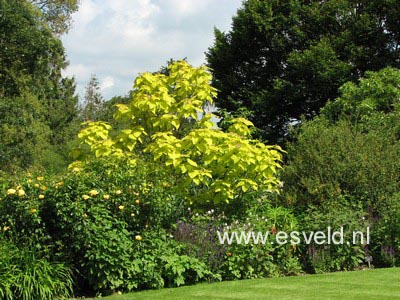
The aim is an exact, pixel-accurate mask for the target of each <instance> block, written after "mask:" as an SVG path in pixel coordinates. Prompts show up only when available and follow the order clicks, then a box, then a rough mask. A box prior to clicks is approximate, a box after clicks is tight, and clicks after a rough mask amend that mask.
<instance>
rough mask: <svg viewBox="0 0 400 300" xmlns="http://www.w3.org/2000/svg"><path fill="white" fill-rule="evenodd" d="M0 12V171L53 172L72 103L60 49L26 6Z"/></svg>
mask: <svg viewBox="0 0 400 300" xmlns="http://www.w3.org/2000/svg"><path fill="white" fill-rule="evenodd" d="M0 11H1V15H0V41H1V45H2V46H1V48H0V114H1V120H0V144H1V146H0V170H2V171H15V170H17V169H26V168H29V167H30V166H32V165H42V166H44V167H47V168H54V167H56V168H59V166H58V165H57V163H56V162H57V161H59V162H60V163H59V164H60V165H62V164H63V161H65V157H63V156H64V155H65V154H64V153H65V150H64V149H61V147H63V145H65V144H66V143H67V142H68V141H69V140H71V139H72V137H73V136H74V134H75V133H74V129H73V128H74V127H73V121H74V119H75V117H76V104H77V97H76V96H75V95H74V93H75V83H74V80H73V79H68V78H63V77H62V76H61V70H62V69H63V68H65V67H66V58H65V53H64V48H63V46H62V43H61V41H60V40H59V39H57V38H56V37H54V36H53V35H52V32H51V31H50V29H49V28H48V27H47V25H46V24H45V23H43V22H42V21H41V20H40V18H39V17H40V15H41V12H40V11H39V10H38V9H37V8H35V7H34V6H32V5H31V4H30V3H28V1H23V0H17V1H6V0H2V1H0ZM65 165H66V163H64V166H65Z"/></svg>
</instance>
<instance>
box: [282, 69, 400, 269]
mask: <svg viewBox="0 0 400 300" xmlns="http://www.w3.org/2000/svg"><path fill="white" fill-rule="evenodd" d="M399 84H400V71H399V70H395V69H390V68H389V69H384V70H382V71H380V72H377V73H368V76H367V77H365V78H364V79H362V80H360V82H359V84H354V83H347V84H345V85H343V87H342V88H341V89H340V90H341V96H340V97H339V98H338V99H337V100H336V101H334V102H332V103H329V104H328V105H327V106H326V107H325V108H324V109H323V111H322V114H321V116H319V117H318V118H315V119H314V120H312V121H309V122H306V123H305V124H303V125H302V127H301V129H300V130H299V132H298V133H297V134H296V139H295V141H294V142H293V143H292V144H290V145H289V147H288V162H287V166H286V167H285V171H284V176H283V177H284V178H283V180H284V182H285V183H284V186H285V188H284V197H283V199H284V200H285V201H287V203H288V204H289V205H295V206H296V207H298V208H299V209H301V208H303V210H304V208H305V209H306V210H307V211H308V210H309V209H310V208H307V207H308V206H309V205H312V206H317V207H318V210H320V211H321V212H325V213H327V212H329V211H334V212H335V215H336V217H335V218H339V219H340V218H342V217H343V218H345V220H347V221H346V222H345V223H348V224H349V223H351V222H350V220H354V221H355V220H359V222H360V220H361V219H362V218H364V219H366V222H367V224H369V225H370V226H371V230H372V233H371V234H372V235H373V237H371V239H372V240H373V242H372V243H371V245H369V246H368V247H367V248H366V251H367V253H373V254H374V256H375V257H376V258H377V260H380V263H382V264H388V265H393V264H398V263H399V250H400V248H399V247H400V240H399V238H398V233H399V228H400V227H399V225H400V223H399V221H398V215H399V213H400V211H399V207H400V206H399V185H400V182H399V168H400V161H399V155H400V143H399V132H400V131H399V124H400V115H399V110H398V108H399V92H400V89H399V87H400V85H399ZM311 210H312V211H315V207H314V208H312V207H311ZM339 212H340V213H339ZM356 212H358V213H356ZM355 213H356V214H358V216H357V217H354V216H353V217H351V216H352V215H353V214H355ZM307 214H308V223H310V221H311V220H310V219H309V217H310V216H312V215H313V213H311V214H310V211H308V213H307ZM324 219H325V217H324V218H321V216H320V215H319V214H317V215H315V218H313V220H312V223H314V224H318V223H319V222H321V221H322V220H324ZM322 222H326V223H327V224H331V223H333V220H332V219H329V218H328V219H325V221H322ZM356 223H357V222H356ZM361 223H363V222H361Z"/></svg>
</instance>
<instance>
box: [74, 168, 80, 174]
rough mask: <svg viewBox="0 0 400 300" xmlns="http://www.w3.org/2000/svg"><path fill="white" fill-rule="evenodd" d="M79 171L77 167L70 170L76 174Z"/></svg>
mask: <svg viewBox="0 0 400 300" xmlns="http://www.w3.org/2000/svg"><path fill="white" fill-rule="evenodd" d="M80 170H81V169H79V168H78V167H75V168H73V169H72V172H75V173H78V172H79V171H80Z"/></svg>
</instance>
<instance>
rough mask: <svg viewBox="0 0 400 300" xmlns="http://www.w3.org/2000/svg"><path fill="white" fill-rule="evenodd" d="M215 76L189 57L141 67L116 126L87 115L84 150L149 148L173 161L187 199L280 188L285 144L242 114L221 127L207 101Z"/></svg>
mask: <svg viewBox="0 0 400 300" xmlns="http://www.w3.org/2000/svg"><path fill="white" fill-rule="evenodd" d="M211 79H212V78H211V75H210V73H209V72H208V69H207V68H206V67H200V68H193V67H192V66H190V65H189V64H188V63H186V62H185V61H178V62H175V63H173V64H171V65H170V66H169V67H168V72H167V75H165V74H151V73H144V74H142V75H140V76H139V77H138V78H137V79H136V80H135V83H134V90H133V93H132V101H131V102H130V103H129V104H127V105H123V104H118V105H117V111H116V113H115V115H114V117H115V119H116V120H117V121H118V122H119V124H118V129H113V128H112V127H111V125H110V124H107V123H105V122H88V123H85V125H86V127H85V128H84V129H83V130H82V131H81V132H80V133H79V139H80V142H81V147H80V148H81V150H82V149H87V150H89V153H90V155H89V157H93V156H94V157H104V156H117V157H129V158H131V159H132V161H135V160H136V159H137V158H138V157H141V159H142V158H143V154H144V155H145V156H147V157H148V156H149V154H150V157H151V159H152V160H154V163H163V164H165V166H167V167H169V168H171V170H172V172H173V173H174V176H175V178H176V184H177V185H178V189H177V191H179V193H181V195H182V196H184V197H185V199H187V200H188V201H189V202H201V203H205V202H214V203H221V202H231V201H232V200H239V199H240V198H241V197H242V196H243V194H245V193H247V192H249V191H255V190H260V189H262V190H265V191H270V192H277V191H278V185H279V180H278V178H277V171H278V169H279V168H280V161H281V151H282V150H281V149H280V148H279V147H278V146H267V145H264V144H263V143H261V142H260V141H258V140H252V139H251V137H250V134H251V131H252V127H253V124H252V123H251V122H250V121H248V120H246V119H244V118H236V119H233V120H232V121H231V126H230V127H229V128H228V130H227V131H226V132H225V131H222V130H221V129H219V128H218V127H217V126H216V125H215V124H214V123H213V122H212V118H213V115H212V114H210V113H206V111H205V109H204V108H205V107H206V106H207V105H209V104H212V101H213V98H214V97H215V96H216V90H215V89H214V88H213V87H212V86H211V85H210V82H211ZM86 157H88V156H86ZM133 167H134V166H133Z"/></svg>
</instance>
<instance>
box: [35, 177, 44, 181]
mask: <svg viewBox="0 0 400 300" xmlns="http://www.w3.org/2000/svg"><path fill="white" fill-rule="evenodd" d="M36 179H37V181H43V180H44V177H43V176H39V177H38V178H36Z"/></svg>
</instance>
